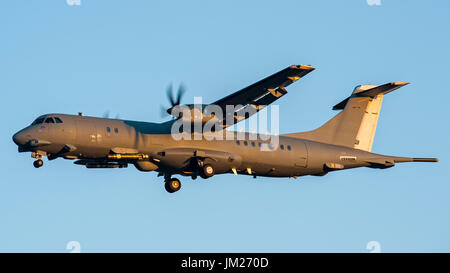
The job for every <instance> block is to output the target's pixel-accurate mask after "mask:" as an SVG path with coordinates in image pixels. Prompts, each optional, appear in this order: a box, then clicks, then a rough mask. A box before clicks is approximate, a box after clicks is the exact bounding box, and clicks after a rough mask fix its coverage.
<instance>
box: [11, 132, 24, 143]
mask: <svg viewBox="0 0 450 273" xmlns="http://www.w3.org/2000/svg"><path fill="white" fill-rule="evenodd" d="M12 139H13V141H14V143H16V144H17V145H18V146H21V145H24V144H25V143H26V142H27V139H26V136H25V132H24V131H23V130H21V131H19V132H17V133H15V134H14V135H13V137H12Z"/></svg>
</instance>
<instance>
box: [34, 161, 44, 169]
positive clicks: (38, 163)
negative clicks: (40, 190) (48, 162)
mask: <svg viewBox="0 0 450 273" xmlns="http://www.w3.org/2000/svg"><path fill="white" fill-rule="evenodd" d="M42 165H44V161H42V160H41V159H38V160H36V161H34V162H33V166H34V167H35V168H40V167H42Z"/></svg>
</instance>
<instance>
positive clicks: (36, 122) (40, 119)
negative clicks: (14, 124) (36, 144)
mask: <svg viewBox="0 0 450 273" xmlns="http://www.w3.org/2000/svg"><path fill="white" fill-rule="evenodd" d="M43 122H44V118H37V119H36V120H35V121H33V123H31V125H36V124H41V123H43Z"/></svg>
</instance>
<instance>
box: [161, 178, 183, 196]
mask: <svg viewBox="0 0 450 273" xmlns="http://www.w3.org/2000/svg"><path fill="white" fill-rule="evenodd" d="M164 188H166V191H167V192H169V193H174V192H177V191H179V190H180V189H181V182H180V180H178V179H176V178H171V179H169V180H167V181H166V183H165V184H164Z"/></svg>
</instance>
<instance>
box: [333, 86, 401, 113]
mask: <svg viewBox="0 0 450 273" xmlns="http://www.w3.org/2000/svg"><path fill="white" fill-rule="evenodd" d="M407 84H409V82H391V83H386V84H383V85H380V86H373V85H358V86H357V87H356V88H355V90H354V91H353V94H352V95H351V96H350V97H348V98H346V99H345V100H343V101H341V102H340V103H338V104H336V105H335V106H333V110H343V109H344V108H345V106H346V105H347V102H348V101H349V100H350V99H351V98H354V97H370V98H375V97H376V96H377V95H378V94H383V95H386V94H387V93H390V92H392V91H394V90H396V89H398V88H400V87H402V86H405V85H407ZM368 87H370V88H368Z"/></svg>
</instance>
